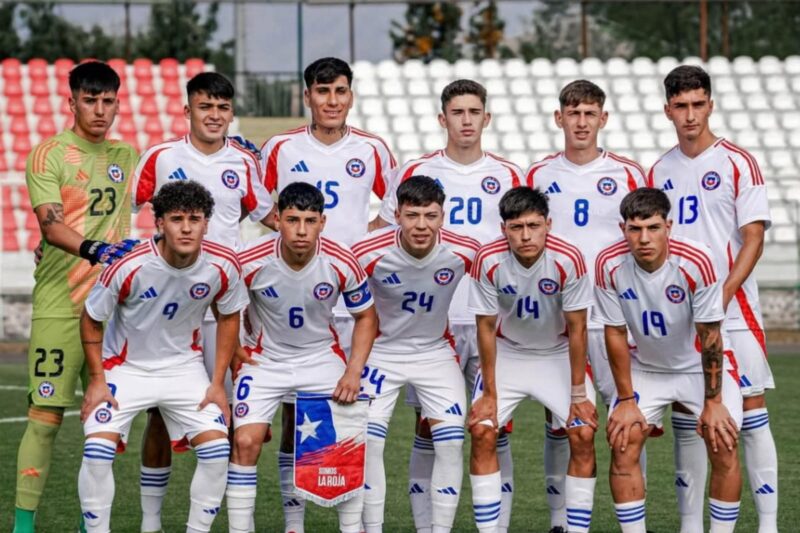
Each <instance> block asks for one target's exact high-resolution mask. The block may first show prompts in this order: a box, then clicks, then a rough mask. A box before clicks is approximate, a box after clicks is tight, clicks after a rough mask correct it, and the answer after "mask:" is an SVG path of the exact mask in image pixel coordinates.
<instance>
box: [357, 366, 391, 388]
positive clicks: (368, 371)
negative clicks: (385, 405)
mask: <svg viewBox="0 0 800 533" xmlns="http://www.w3.org/2000/svg"><path fill="white" fill-rule="evenodd" d="M368 376H369V382H370V384H371V385H374V386H375V394H380V393H381V389H382V388H383V380H384V379H386V374H381V373H380V370H379V369H377V368H370V367H368V366H365V367H364V370H362V371H361V379H367V377H368ZM361 390H364V387H361Z"/></svg>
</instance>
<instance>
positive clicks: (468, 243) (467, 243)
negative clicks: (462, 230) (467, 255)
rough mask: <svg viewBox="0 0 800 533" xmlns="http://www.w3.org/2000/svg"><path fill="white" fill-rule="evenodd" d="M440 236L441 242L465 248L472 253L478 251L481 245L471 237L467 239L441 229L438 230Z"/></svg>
mask: <svg viewBox="0 0 800 533" xmlns="http://www.w3.org/2000/svg"><path fill="white" fill-rule="evenodd" d="M440 234H441V236H442V240H443V241H445V242H450V243H453V244H458V245H460V246H463V247H465V248H471V249H472V250H474V251H476V252H477V251H478V249H479V248H480V247H481V243H479V242H478V241H477V240H475V239H473V238H472V237H467V236H465V235H459V234H458V233H455V232H452V231H450V230H446V229H444V228H442V229H441V230H440Z"/></svg>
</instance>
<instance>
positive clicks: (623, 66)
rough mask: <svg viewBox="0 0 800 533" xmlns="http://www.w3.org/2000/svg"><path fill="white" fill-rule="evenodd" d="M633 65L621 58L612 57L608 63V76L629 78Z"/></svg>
mask: <svg viewBox="0 0 800 533" xmlns="http://www.w3.org/2000/svg"><path fill="white" fill-rule="evenodd" d="M630 73H631V65H630V63H628V61H627V60H625V59H623V58H621V57H612V58H610V59H609V60H608V61H606V74H608V75H609V76H629V75H630Z"/></svg>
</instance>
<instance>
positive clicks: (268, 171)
mask: <svg viewBox="0 0 800 533" xmlns="http://www.w3.org/2000/svg"><path fill="white" fill-rule="evenodd" d="M288 141H289V139H281V140H280V141H278V142H277V143H276V144H275V146H274V147H273V148H272V151H271V152H270V153H269V157H267V168H265V169H264V187H266V188H267V190H268V191H269V192H274V191H275V190H276V189H277V188H278V152H280V150H281V146H283V145H284V144H285V143H286V142H288Z"/></svg>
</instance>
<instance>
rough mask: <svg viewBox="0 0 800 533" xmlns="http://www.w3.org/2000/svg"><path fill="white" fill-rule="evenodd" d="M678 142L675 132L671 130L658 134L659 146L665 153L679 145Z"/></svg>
mask: <svg viewBox="0 0 800 533" xmlns="http://www.w3.org/2000/svg"><path fill="white" fill-rule="evenodd" d="M677 142H678V141H677V140H676V139H675V130H674V129H670V130H669V131H662V132H661V133H659V134H658V139H657V144H658V146H660V147H661V149H662V150H664V151H665V152H666V151H667V150H669V149H670V148H672V147H673V146H675V145H676V144H677Z"/></svg>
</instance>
